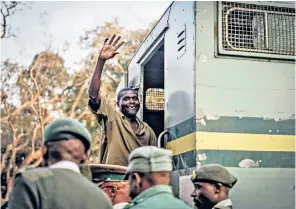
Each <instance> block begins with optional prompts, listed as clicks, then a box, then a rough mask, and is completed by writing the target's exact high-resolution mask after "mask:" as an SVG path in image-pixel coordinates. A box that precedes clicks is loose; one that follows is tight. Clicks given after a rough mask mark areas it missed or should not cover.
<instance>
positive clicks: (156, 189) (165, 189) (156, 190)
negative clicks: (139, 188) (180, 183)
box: [130, 185, 173, 205]
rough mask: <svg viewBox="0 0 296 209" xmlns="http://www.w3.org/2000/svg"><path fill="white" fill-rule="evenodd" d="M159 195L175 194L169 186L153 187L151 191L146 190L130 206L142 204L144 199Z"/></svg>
mask: <svg viewBox="0 0 296 209" xmlns="http://www.w3.org/2000/svg"><path fill="white" fill-rule="evenodd" d="M159 193H169V194H173V192H172V188H171V187H170V186H168V185H156V186H152V187H150V188H149V189H147V190H145V191H144V192H142V193H141V194H139V195H138V196H137V197H136V198H134V199H133V200H132V201H131V203H130V204H133V205H136V204H138V203H140V202H142V201H143V200H144V199H146V198H148V197H151V196H154V195H157V194H159Z"/></svg>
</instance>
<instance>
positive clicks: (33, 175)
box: [16, 168, 53, 181]
mask: <svg viewBox="0 0 296 209" xmlns="http://www.w3.org/2000/svg"><path fill="white" fill-rule="evenodd" d="M52 175H53V173H52V171H51V170H50V169H49V168H27V169H22V170H20V171H19V172H18V173H17V175H16V178H18V177H22V178H23V179H25V180H27V181H37V180H40V179H42V178H46V177H50V176H52Z"/></svg>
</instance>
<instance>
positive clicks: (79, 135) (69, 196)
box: [9, 118, 112, 209]
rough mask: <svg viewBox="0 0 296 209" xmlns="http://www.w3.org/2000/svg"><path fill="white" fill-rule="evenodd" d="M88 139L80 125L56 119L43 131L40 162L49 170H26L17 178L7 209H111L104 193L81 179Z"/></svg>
mask: <svg viewBox="0 0 296 209" xmlns="http://www.w3.org/2000/svg"><path fill="white" fill-rule="evenodd" d="M91 141H92V140H91V136H90V134H89V132H88V130H87V129H86V128H85V127H84V126H83V124H81V123H80V122H78V121H76V120H73V119H70V118H64V119H58V120H55V121H54V122H52V123H51V124H49V125H47V126H46V127H45V131H44V144H43V146H42V152H43V160H44V161H45V162H46V164H47V165H48V166H49V167H44V168H33V169H29V170H26V171H24V172H22V173H20V174H18V176H17V177H16V179H15V181H14V188H13V190H12V193H11V196H10V199H9V208H10V209H20V208H22V209H45V208H46V209H49V208H58V209H81V208H84V209H99V208H102V209H112V205H111V202H110V200H109V199H108V197H107V196H106V195H105V193H104V192H103V191H102V190H100V189H99V188H97V187H96V185H95V184H93V183H92V182H91V181H89V180H88V179H87V178H85V177H84V176H82V175H81V173H80V170H79V167H78V166H79V165H80V164H81V163H82V162H84V161H85V160H86V158H87V151H88V149H89V147H90V145H91Z"/></svg>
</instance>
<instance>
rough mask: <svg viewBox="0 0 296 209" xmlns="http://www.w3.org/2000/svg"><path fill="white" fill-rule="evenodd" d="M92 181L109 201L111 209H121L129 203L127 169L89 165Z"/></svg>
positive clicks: (106, 165)
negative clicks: (111, 205) (125, 178)
mask: <svg viewBox="0 0 296 209" xmlns="http://www.w3.org/2000/svg"><path fill="white" fill-rule="evenodd" d="M89 167H90V170H91V173H92V181H93V182H94V183H95V184H97V185H98V186H99V187H100V188H101V189H102V190H103V191H104V192H105V193H106V194H107V195H108V196H109V198H110V199H111V201H112V204H113V209H122V208H124V206H126V205H127V204H128V203H129V202H130V200H131V199H130V196H129V185H128V181H126V180H124V177H125V174H126V171H127V167H125V166H118V165H109V164H89Z"/></svg>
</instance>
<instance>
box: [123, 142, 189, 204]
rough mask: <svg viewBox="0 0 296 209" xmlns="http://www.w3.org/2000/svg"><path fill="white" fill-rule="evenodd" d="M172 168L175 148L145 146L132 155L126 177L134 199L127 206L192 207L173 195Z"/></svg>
mask: <svg viewBox="0 0 296 209" xmlns="http://www.w3.org/2000/svg"><path fill="white" fill-rule="evenodd" d="M171 171H172V151H170V150H165V149H161V148H157V147H154V146H146V147H140V148H137V149H135V150H134V151H133V152H132V153H131V154H130V156H129V159H128V169H127V178H128V180H129V184H130V196H131V198H132V201H131V202H130V204H128V205H127V206H126V207H125V209H127V208H131V209H139V208H141V209H145V208H149V209H150V208H153V209H168V208H171V209H183V208H184V209H189V208H190V207H189V206H188V205H186V204H185V203H184V202H183V201H181V200H179V199H177V198H175V197H174V195H173V192H172V188H171V187H170V186H169V182H170V172H171Z"/></svg>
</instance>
